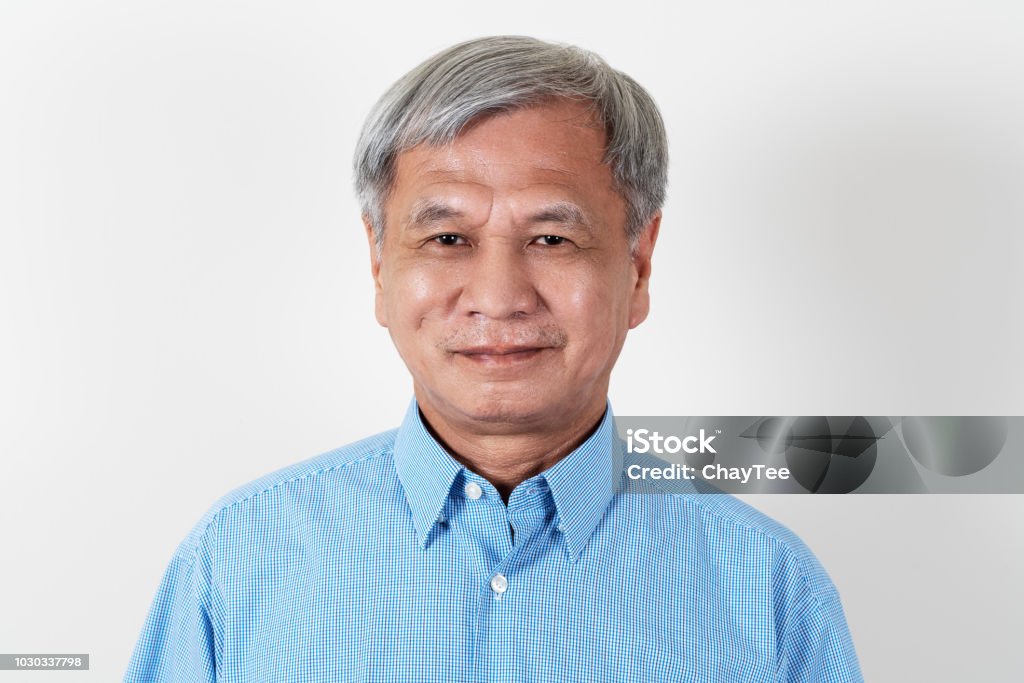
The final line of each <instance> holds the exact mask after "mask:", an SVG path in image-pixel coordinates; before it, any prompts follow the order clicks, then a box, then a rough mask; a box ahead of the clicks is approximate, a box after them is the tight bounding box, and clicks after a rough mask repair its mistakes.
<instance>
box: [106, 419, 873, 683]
mask: <svg viewBox="0 0 1024 683" xmlns="http://www.w3.org/2000/svg"><path fill="white" fill-rule="evenodd" d="M641 458H644V459H643V460H641ZM646 458H647V456H637V455H635V454H625V453H624V452H623V448H622V443H621V441H620V440H619V439H617V438H616V437H615V434H614V426H613V421H612V413H611V408H610V407H609V408H608V410H607V411H606V413H605V416H604V418H603V420H602V421H601V423H600V425H599V426H598V428H597V430H596V431H595V432H594V433H593V434H592V435H591V436H590V437H589V438H588V439H587V440H586V441H585V442H584V443H583V444H582V445H581V446H580V447H579V448H578V449H576V450H575V451H573V452H572V453H570V454H569V455H568V456H566V457H565V458H563V459H562V460H560V461H559V462H558V463H557V464H555V465H554V466H553V467H551V468H550V469H549V470H547V471H545V472H543V473H541V474H539V475H537V476H535V477H532V478H530V479H528V480H527V481H524V482H522V483H521V484H520V485H519V486H517V487H516V488H515V490H514V491H513V492H512V494H511V496H510V497H509V500H508V503H507V505H506V504H505V503H504V502H503V501H502V499H501V497H500V495H499V494H498V492H497V490H496V489H495V488H494V486H492V485H491V484H490V482H488V481H487V480H485V479H484V478H482V477H480V476H478V475H477V474H475V473H473V472H471V471H469V470H467V469H466V468H465V467H464V466H463V465H461V464H460V463H459V462H458V461H456V460H455V459H453V458H452V457H451V456H450V455H449V454H448V453H447V452H446V451H445V450H444V448H443V447H442V446H441V445H440V444H439V443H438V442H437V441H436V440H435V439H434V438H433V437H432V436H431V434H430V432H429V431H428V430H427V428H426V427H425V425H424V423H423V421H422V419H421V416H420V413H419V410H418V406H417V405H416V402H415V401H413V402H412V404H411V405H410V407H409V410H408V413H407V414H406V417H405V420H404V421H403V423H402V425H401V427H400V428H399V429H397V430H392V431H389V432H386V433H383V434H379V435H377V436H374V437H371V438H368V439H365V440H363V441H359V442H357V443H354V444H351V445H348V446H345V447H342V448H339V449H336V450H333V451H330V452H327V453H324V454H322V455H319V456H317V457H315V458H312V459H309V460H306V461H304V462H301V463H298V464H296V465H293V466H291V467H288V468H286V469H283V470H281V471H278V472H276V473H273V474H271V475H268V476H266V477H263V478H261V479H259V480H257V481H254V482H252V483H250V484H248V485H246V486H243V487H241V488H239V489H237V490H236V491H234V492H233V493H231V494H229V495H227V496H225V497H224V498H222V499H221V500H220V501H219V502H217V503H216V504H215V505H214V506H213V507H212V508H211V509H210V511H209V512H208V513H207V514H206V515H205V516H204V517H203V518H202V519H201V520H200V522H199V523H198V524H197V525H196V526H195V528H194V529H193V530H192V532H191V533H190V534H189V535H188V537H187V538H185V540H184V541H183V542H182V543H181V545H180V546H179V547H178V549H177V551H176V552H175V554H174V557H173V559H172V560H171V562H170V565H169V567H168V568H167V570H166V573H165V574H164V577H163V580H162V582H161V583H160V587H159V589H158V592H157V595H156V598H155V600H154V602H153V605H152V608H151V610H150V613H149V616H148V618H147V620H146V622H145V625H144V627H143V630H142V634H141V637H140V638H139V641H138V643H137V645H136V647H135V651H134V653H133V656H132V659H131V662H130V663H129V666H128V670H127V673H126V675H125V679H124V680H125V681H127V682H128V683H135V682H142V681H147V682H148V681H178V682H186V681H188V682H191V681H210V682H214V681H218V682H221V683H228V682H231V683H235V682H241V681H247V682H253V683H268V682H271V681H288V682H292V683H307V682H309V683H312V682H314V681H316V682H323V683H326V682H328V681H330V682H332V683H334V682H337V681H416V682H428V681H445V682H448V683H452V682H463V681H464V682H467V683H468V682H474V683H475V682H485V681H487V682H496V683H497V682H510V681H567V682H568V681H587V682H588V683H589V682H594V681H629V682H634V681H652V682H658V683H665V682H668V681H729V682H732V681H758V682H760V681H808V682H810V681H814V682H816V683H821V682H839V681H861V680H862V678H861V674H860V670H859V668H858V664H857V658H856V655H855V652H854V648H853V644H852V642H851V639H850V634H849V632H848V629H847V626H846V620H845V618H844V615H843V611H842V607H841V605H840V601H839V596H838V594H837V593H836V590H835V588H834V586H833V584H832V582H831V581H830V580H829V578H828V576H827V575H826V573H825V572H824V570H823V569H822V568H821V565H820V564H819V563H818V561H817V560H816V559H815V557H814V556H813V555H812V554H811V552H810V551H809V550H808V549H807V548H806V546H805V545H804V544H803V543H802V542H801V541H800V540H799V539H798V538H797V537H796V536H795V535H794V534H793V533H792V532H790V531H788V530H787V529H786V528H784V527H782V526H781V525H779V524H778V523H776V522H773V521H772V520H770V519H768V518H767V517H765V516H764V515H762V514H760V513H759V512H757V511H756V510H754V509H753V508H751V507H749V506H747V505H746V504H744V503H742V502H741V501H739V500H737V499H735V498H733V497H732V496H728V495H725V494H714V495H712V494H706V493H698V492H697V491H696V490H695V489H693V488H692V487H691V488H690V489H689V490H688V491H682V492H680V491H672V492H669V491H667V490H664V489H662V488H659V486H661V485H662V483H661V482H657V481H649V480H648V481H637V480H633V479H630V478H628V477H627V476H626V475H625V467H626V466H628V465H629V464H632V463H633V462H637V463H639V464H642V465H644V466H647V465H651V464H652V462H651V461H649V460H647V459H646ZM661 464H664V463H661Z"/></svg>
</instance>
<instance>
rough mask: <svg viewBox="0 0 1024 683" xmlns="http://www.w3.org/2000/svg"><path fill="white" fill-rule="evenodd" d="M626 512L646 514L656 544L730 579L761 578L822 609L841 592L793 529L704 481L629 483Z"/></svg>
mask: <svg viewBox="0 0 1024 683" xmlns="http://www.w3.org/2000/svg"><path fill="white" fill-rule="evenodd" d="M623 492H624V496H623V497H624V498H626V499H627V500H628V503H627V504H626V507H627V508H629V509H632V510H633V513H632V514H637V513H639V514H641V515H642V516H643V517H644V524H646V525H647V526H649V527H650V528H651V529H650V530H651V532H653V533H654V535H655V539H656V542H658V543H664V544H665V545H666V546H670V547H675V548H677V549H678V551H679V552H680V553H684V554H686V555H687V556H688V557H690V558H693V556H694V555H696V556H697V557H698V559H700V560H701V561H702V562H703V563H706V564H708V565H711V566H714V567H715V568H716V569H717V570H718V571H720V572H722V573H726V574H730V575H733V574H741V575H744V576H747V577H750V576H752V575H754V574H759V575H761V576H762V577H763V578H764V580H765V581H767V582H769V583H771V584H773V586H774V588H775V589H776V590H785V591H786V592H788V593H804V592H806V593H807V594H808V596H809V597H810V598H811V599H812V600H813V601H816V602H819V603H821V605H822V606H827V607H828V608H831V605H832V604H833V603H834V602H836V601H837V599H838V598H837V594H836V589H835V586H834V585H833V583H832V581H831V579H830V578H829V576H828V574H827V573H826V571H825V570H824V568H823V567H822V565H821V563H820V561H819V560H818V558H817V557H816V556H815V554H814V553H813V552H812V551H811V549H810V548H808V546H807V544H806V543H805V542H804V541H803V540H802V539H801V538H800V537H799V536H798V535H797V534H796V533H794V532H793V531H792V530H791V529H789V528H787V527H786V526H785V525H783V524H781V523H779V522H778V521H776V520H774V519H772V518H771V517H769V516H768V515H766V514H764V513H763V512H761V511H759V510H757V509H756V508H754V507H752V506H751V505H749V504H747V503H746V502H744V501H742V500H740V499H739V498H736V497H735V496H733V495H731V494H728V493H724V492H721V491H718V490H717V489H714V488H713V487H712V486H710V485H709V484H706V483H705V482H700V481H693V482H691V481H685V482H668V483H666V482H658V481H651V480H648V481H644V482H627V483H626V484H625V485H624V488H623Z"/></svg>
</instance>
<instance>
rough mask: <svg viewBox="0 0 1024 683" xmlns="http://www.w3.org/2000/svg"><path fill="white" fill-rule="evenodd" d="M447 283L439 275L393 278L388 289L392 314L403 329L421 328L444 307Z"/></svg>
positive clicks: (409, 272) (416, 273)
mask: <svg viewBox="0 0 1024 683" xmlns="http://www.w3.org/2000/svg"><path fill="white" fill-rule="evenodd" d="M444 298H445V297H444V283H443V281H442V280H441V279H440V278H438V277H437V276H436V275H433V276H432V275H431V274H430V273H428V272H424V271H421V270H405V271H402V272H400V273H394V274H392V279H391V286H390V287H389V288H388V292H387V300H388V313H389V315H390V316H391V319H392V321H394V322H395V323H397V324H399V325H402V326H403V327H409V326H414V327H418V326H419V325H420V324H421V323H422V321H423V319H424V318H426V317H428V316H429V315H430V314H431V313H432V312H436V310H437V309H438V308H439V307H440V306H441V305H442V304H443V301H444Z"/></svg>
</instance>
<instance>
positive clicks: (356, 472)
mask: <svg viewBox="0 0 1024 683" xmlns="http://www.w3.org/2000/svg"><path fill="white" fill-rule="evenodd" d="M397 431H398V430H397V429H393V430H389V431H386V432H381V433H380V434H375V435H373V436H370V437H367V438H365V439H361V440H359V441H356V442H353V443H351V444H348V445H345V446H341V447H339V448H335V449H332V450H330V451H327V452H324V453H321V454H319V455H316V456H313V457H311V458H307V459H306V460H302V461H300V462H297V463H294V464H292V465H289V466H287V467H284V468H282V469H279V470H276V471H274V472H271V473H269V474H266V475H264V476H262V477H260V478H258V479H254V480H253V481H250V482H248V483H246V484H243V485H242V486H239V487H237V488H235V489H233V490H232V491H230V492H228V493H227V494H225V495H223V496H221V497H220V498H219V499H218V500H217V501H216V502H215V503H214V504H213V505H211V506H210V508H209V509H208V510H207V512H206V514H204V515H203V516H202V518H200V520H199V521H198V523H197V524H196V525H195V526H194V527H193V529H192V531H191V532H190V533H189V535H188V536H187V537H186V539H185V540H184V541H183V543H182V544H181V549H180V550H191V551H193V552H195V551H197V550H199V548H200V547H201V546H206V545H208V544H209V542H210V539H211V537H212V536H216V535H218V533H220V532H221V531H223V530H224V525H225V522H230V521H232V520H235V521H237V520H238V519H239V518H240V517H243V518H247V523H246V526H247V527H248V533H253V532H254V531H256V530H258V527H261V526H269V525H280V524H281V523H282V522H287V521H288V518H289V517H292V516H294V514H295V513H296V512H297V511H299V510H306V511H307V512H314V511H315V508H316V506H317V505H318V504H319V505H321V506H323V505H335V506H336V505H337V502H338V501H339V500H343V499H345V498H348V497H351V496H353V495H358V493H359V492H360V491H363V492H368V491H371V490H380V489H381V488H382V487H383V488H386V487H387V486H388V485H391V486H397V476H396V475H395V470H394V462H393V454H394V443H395V435H396V434H397ZM228 531H230V525H229V528H228ZM222 540H223V539H222Z"/></svg>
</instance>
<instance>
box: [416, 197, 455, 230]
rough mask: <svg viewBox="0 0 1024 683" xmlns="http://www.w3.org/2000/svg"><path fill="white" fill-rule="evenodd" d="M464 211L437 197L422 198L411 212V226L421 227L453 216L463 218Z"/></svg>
mask: <svg viewBox="0 0 1024 683" xmlns="http://www.w3.org/2000/svg"><path fill="white" fill-rule="evenodd" d="M462 216H463V213H462V212H461V211H459V210H458V209H455V208H454V207H452V206H449V205H448V204H446V203H445V202H443V201H440V200H437V199H421V200H419V201H418V202H416V203H415V204H414V205H413V207H412V211H410V212H409V222H408V224H409V226H411V227H419V226H424V225H430V224H432V223H438V222H440V221H444V220H448V219H451V218H462Z"/></svg>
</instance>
